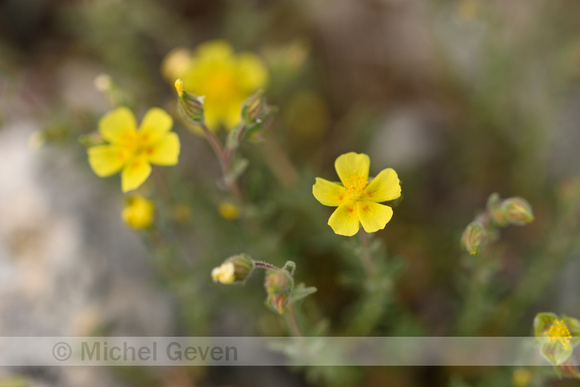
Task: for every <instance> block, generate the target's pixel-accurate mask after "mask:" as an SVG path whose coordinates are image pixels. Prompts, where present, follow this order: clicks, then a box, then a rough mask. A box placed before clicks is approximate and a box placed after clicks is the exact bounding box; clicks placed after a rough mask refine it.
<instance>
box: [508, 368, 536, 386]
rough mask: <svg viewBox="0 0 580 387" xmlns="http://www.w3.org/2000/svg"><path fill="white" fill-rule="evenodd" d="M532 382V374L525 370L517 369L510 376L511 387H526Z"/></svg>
mask: <svg viewBox="0 0 580 387" xmlns="http://www.w3.org/2000/svg"><path fill="white" fill-rule="evenodd" d="M531 382H532V373H531V372H530V371H529V370H527V369H525V368H518V369H516V370H515V371H514V373H513V374H512V385H513V386H514V387H528V386H529V385H530V383H531Z"/></svg>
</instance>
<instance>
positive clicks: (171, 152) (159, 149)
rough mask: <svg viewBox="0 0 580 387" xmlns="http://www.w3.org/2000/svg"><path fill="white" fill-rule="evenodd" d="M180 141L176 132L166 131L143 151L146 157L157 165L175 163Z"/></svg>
mask: <svg viewBox="0 0 580 387" xmlns="http://www.w3.org/2000/svg"><path fill="white" fill-rule="evenodd" d="M179 150H180V143H179V137H177V134H176V133H168V134H166V135H165V136H163V138H161V140H159V141H157V142H156V143H155V144H153V145H151V146H150V147H149V148H147V150H146V151H145V152H146V154H147V159H148V160H149V161H150V162H151V163H153V164H158V165H175V164H177V159H178V157H179Z"/></svg>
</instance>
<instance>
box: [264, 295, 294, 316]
mask: <svg viewBox="0 0 580 387" xmlns="http://www.w3.org/2000/svg"><path fill="white" fill-rule="evenodd" d="M289 298H290V297H289V294H272V295H268V299H267V300H266V302H267V304H268V306H270V307H271V308H272V309H275V310H276V311H277V312H278V313H280V314H284V312H285V311H286V307H287V306H288V300H289Z"/></svg>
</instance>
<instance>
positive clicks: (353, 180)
mask: <svg viewBox="0 0 580 387" xmlns="http://www.w3.org/2000/svg"><path fill="white" fill-rule="evenodd" d="M368 184H369V182H368V180H366V179H365V178H364V177H362V176H351V177H349V178H347V179H345V180H344V187H345V188H346V189H347V190H348V194H349V195H350V198H351V199H352V200H356V199H359V198H360V197H361V196H362V194H363V193H364V190H365V188H366V186H367V185H368Z"/></svg>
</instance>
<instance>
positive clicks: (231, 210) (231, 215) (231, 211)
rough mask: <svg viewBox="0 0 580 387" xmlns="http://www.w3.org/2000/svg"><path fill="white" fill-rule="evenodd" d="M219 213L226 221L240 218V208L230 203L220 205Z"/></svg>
mask: <svg viewBox="0 0 580 387" xmlns="http://www.w3.org/2000/svg"><path fill="white" fill-rule="evenodd" d="M218 212H219V214H220V216H221V217H222V218H224V219H226V220H236V219H238V218H239V217H240V207H239V206H237V205H235V204H234V203H230V202H222V203H220V204H219V206H218Z"/></svg>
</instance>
